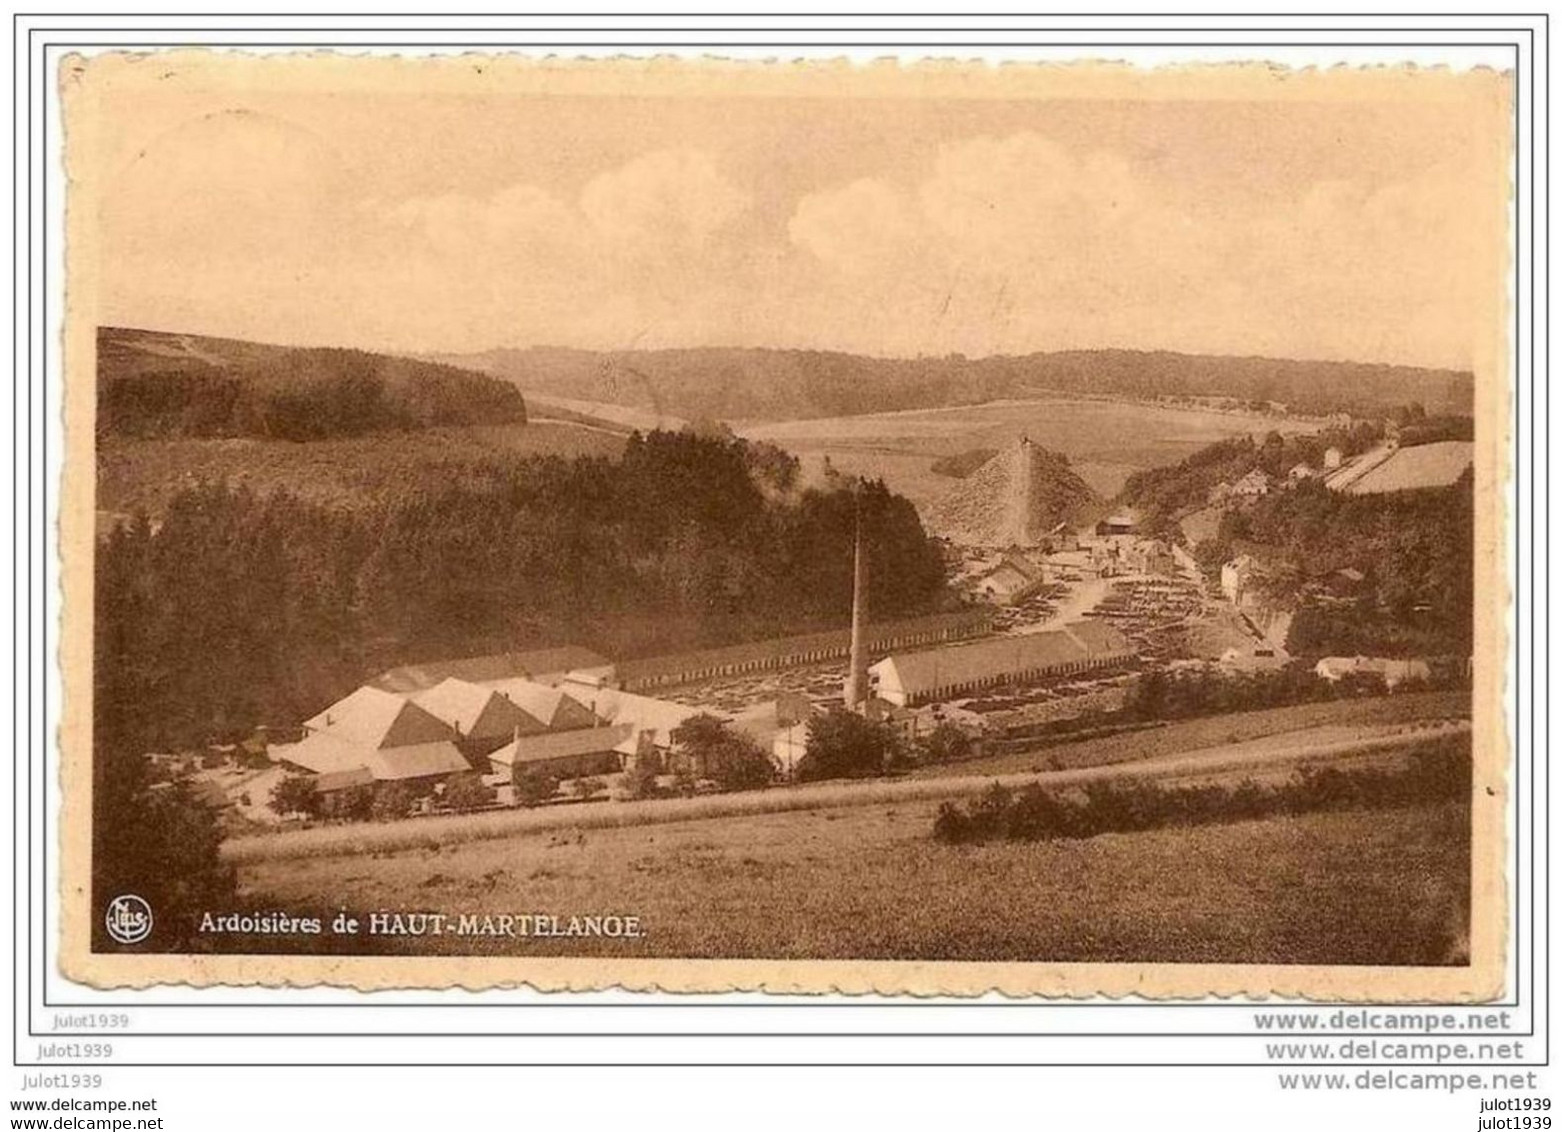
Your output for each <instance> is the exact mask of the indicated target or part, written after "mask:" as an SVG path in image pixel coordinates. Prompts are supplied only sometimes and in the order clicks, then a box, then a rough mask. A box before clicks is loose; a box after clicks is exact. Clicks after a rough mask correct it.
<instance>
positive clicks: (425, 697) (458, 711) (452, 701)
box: [412, 676, 552, 737]
mask: <svg viewBox="0 0 1562 1132" xmlns="http://www.w3.org/2000/svg"><path fill="white" fill-rule="evenodd" d="M536 686H537V687H543V685H536ZM412 699H413V702H414V703H416V704H417V705H418V706H419V707H422V708H424V709H425V710H427V711H428V712H429V713H430V714H431V715H434V716H435V717H437V718H438V719H440V720H443V721H444V722H445V723H448V724H450V726H451V727H453V728H455V729H456V730H457V731H459V732H460V733H461V734H463V735H476V736H479V737H494V736H502V735H513V734H515V730H516V728H520V729H521V730H522V731H523V732H528V733H529V732H534V731H544V730H546V729H547V727H548V721H547V718H546V717H542V718H539V717H538V716H536V715H534V714H532V713H531V712H528V711H527V710H526V709H525V708H524V707H522V706H521V705H519V704H517V703H515V701H514V700H513V699H512V698H511V697H510V696H509V695H507V694H506V693H505V691H503V690H502V689H499V688H491V687H484V686H483V685H481V684H471V683H468V682H467V681H465V680H458V679H456V678H455V677H454V676H452V677H450V678H449V679H447V680H441V681H440V682H439V683H438V684H435V685H434V686H433V687H432V688H429V689H427V690H425V691H422V692H419V693H417V694H416V695H414V696H413V697H412ZM548 714H549V715H551V714H552V712H551V711H550V712H549V713H548Z"/></svg>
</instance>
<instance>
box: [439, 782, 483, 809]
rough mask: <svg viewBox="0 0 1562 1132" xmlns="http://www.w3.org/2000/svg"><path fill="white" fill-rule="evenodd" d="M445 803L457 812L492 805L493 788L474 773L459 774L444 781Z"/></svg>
mask: <svg viewBox="0 0 1562 1132" xmlns="http://www.w3.org/2000/svg"><path fill="white" fill-rule="evenodd" d="M444 800H445V805H447V806H449V807H450V808H451V809H452V810H455V811H457V812H458V813H464V812H466V811H468V810H480V809H482V808H483V807H484V806H491V805H493V801H494V790H493V787H491V786H489V785H488V784H487V783H486V782H484V781H483V780H482V779H481V778H479V777H478V776H477V775H475V774H460V775H456V776H454V777H452V778H451V779H450V781H448V782H447V783H445V794H444Z"/></svg>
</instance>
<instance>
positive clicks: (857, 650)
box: [846, 489, 868, 708]
mask: <svg viewBox="0 0 1562 1132" xmlns="http://www.w3.org/2000/svg"><path fill="white" fill-rule="evenodd" d="M867 636H868V548H867V547H866V546H865V545H864V544H863V541H862V494H861V491H860V489H859V491H858V494H857V537H856V547H855V551H854V560H853V567H852V642H851V669H850V670H849V671H848V672H847V674H846V706H847V707H848V708H856V707H858V706H860V705H861V704H863V703H865V702H866V701H867V699H868V641H867Z"/></svg>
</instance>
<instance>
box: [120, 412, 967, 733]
mask: <svg viewBox="0 0 1562 1132" xmlns="http://www.w3.org/2000/svg"><path fill="white" fill-rule="evenodd" d="M478 471H479V470H478V469H472V470H470V471H469V474H468V475H467V476H466V477H465V478H463V480H461V481H460V482H455V483H450V484H441V483H438V482H434V481H430V482H428V483H427V484H426V485H424V486H423V487H421V488H419V489H417V490H409V491H408V492H405V493H402V494H400V495H396V496H391V497H386V498H383V499H380V500H378V501H376V502H375V503H373V504H372V505H366V506H362V507H358V508H353V509H349V508H345V507H342V508H333V507H327V506H322V505H319V504H314V503H308V502H305V501H303V500H300V499H299V498H298V497H296V496H294V495H292V494H290V493H287V492H282V491H275V492H271V493H268V494H258V493H254V492H251V491H249V490H247V489H244V488H233V487H230V486H228V485H226V484H215V485H206V486H200V487H195V488H189V489H186V490H184V491H181V492H180V493H178V494H177V495H175V496H174V497H173V498H172V500H171V501H170V502H169V505H168V506H167V508H166V510H165V512H164V514H163V516H162V519H161V522H160V524H157V525H155V526H154V524H152V523H150V522H149V521H147V520H146V519H145V518H144V517H143V518H140V519H138V520H136V521H132V522H130V523H128V524H125V525H122V526H120V527H119V528H117V529H116V530H114V531H113V532H112V533H110V534H109V535H108V536H107V537H106V538H104V539H103V540H101V541H100V542H99V544H98V552H97V585H96V595H95V596H96V618H97V623H96V662H95V665H94V673H95V688H96V700H95V711H96V728H97V735H96V737H97V740H98V743H99V745H100V748H101V749H104V750H106V751H140V750H146V749H152V748H155V747H158V746H163V745H173V744H180V743H185V742H192V741H199V740H203V739H206V738H208V737H210V736H213V735H224V734H235V733H238V732H241V731H245V730H247V729H249V728H252V727H254V726H255V725H257V724H260V723H273V724H274V723H287V722H289V721H295V720H298V719H302V718H304V717H305V716H307V715H308V714H310V713H312V712H314V711H316V710H318V709H319V708H320V707H321V706H322V705H324V704H327V703H329V702H331V701H332V700H333V699H335V698H337V697H338V696H340V695H341V694H343V693H344V692H346V691H348V690H350V689H351V688H352V687H354V686H356V685H357V684H358V683H360V682H361V681H362V680H364V679H365V678H366V677H367V676H368V675H370V674H371V673H373V672H375V671H377V670H380V669H383V668H386V667H389V666H391V665H393V664H398V663H407V662H412V661H418V660H428V659H434V658H444V657H456V656H463V655H475V654H481V653H486V652H494V651H499V650H502V649H507V648H512V649H518V648H525V647H530V646H537V645H544V644H555V643H562V642H576V643H580V644H584V645H588V646H591V647H593V648H596V649H598V650H599V651H602V652H604V653H605V654H607V655H609V656H615V657H624V656H633V655H643V654H647V653H653V652H658V651H662V650H669V649H676V648H680V647H684V646H691V645H697V644H712V643H718V642H727V641H735V640H741V639H745V638H753V637H758V636H763V635H768V634H771V633H781V632H797V631H801V630H805V629H808V628H812V627H824V626H830V627H836V626H840V625H843V624H844V623H845V621H846V619H847V617H848V615H849V610H850V603H851V572H852V550H851V548H852V541H853V530H854V523H855V514H856V510H855V507H856V505H855V503H854V499H853V496H852V494H851V493H850V492H848V491H839V490H837V491H815V490H806V491H804V490H799V489H798V488H797V486H796V478H797V477H796V464H795V462H793V461H790V460H789V459H787V458H785V455H784V454H783V453H778V451H777V450H775V449H771V448H768V447H766V446H753V445H750V444H749V443H747V442H744V441H739V440H730V439H723V438H718V437H701V436H695V435H691V434H688V433H677V434H674V433H652V434H650V435H648V436H644V437H641V436H635V437H632V438H631V439H630V440H629V442H628V444H627V445H626V448H625V451H624V455H623V457H622V459H621V460H617V461H613V460H607V459H600V458H589V457H580V458H575V459H569V460H566V459H561V458H543V459H534V460H529V461H526V462H524V463H522V464H520V465H519V466H505V465H498V464H496V465H493V466H491V467H489V468H488V469H487V472H486V474H483V475H479V474H478ZM863 512H864V515H865V516H866V518H867V520H868V522H869V523H870V524H871V528H872V529H871V538H872V544H873V546H874V549H875V558H874V567H873V571H872V594H871V601H872V608H873V611H874V615H875V616H876V617H894V616H900V615H911V614H917V613H923V612H927V611H929V610H931V609H933V608H936V607H937V606H938V604H939V603H940V602H941V601H942V600H943V599H944V596H945V586H944V566H943V562H942V559H941V556H940V554H939V552H938V550H937V547H936V545H935V544H934V543H933V542H932V541H931V540H930V539H929V538H928V537H927V536H926V535H925V534H924V532H923V530H922V527H921V524H920V522H919V520H918V518H917V514H916V512H915V510H914V509H913V508H912V506H911V505H910V504H909V503H908V502H906V501H905V500H904V499H902V498H900V497H898V496H895V495H893V494H891V493H890V492H889V491H887V490H886V489H885V488H884V486H883V485H882V484H869V485H867V486H866V487H865V488H864V491H863Z"/></svg>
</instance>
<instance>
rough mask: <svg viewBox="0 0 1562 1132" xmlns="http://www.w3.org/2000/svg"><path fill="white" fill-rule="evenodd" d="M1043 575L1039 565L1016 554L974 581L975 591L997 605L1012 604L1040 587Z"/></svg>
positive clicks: (1009, 556) (1007, 557)
mask: <svg viewBox="0 0 1562 1132" xmlns="http://www.w3.org/2000/svg"><path fill="white" fill-rule="evenodd" d="M1044 581H1045V575H1044V573H1043V570H1042V568H1041V567H1040V566H1037V565H1036V564H1035V563H1033V562H1031V561H1030V560H1029V559H1026V558H1024V557H1022V556H1020V555H1017V554H1011V555H1006V556H1005V557H1004V559H1003V561H1002V562H1000V563H999V564H998V566H997V567H996V568H995V569H993V570H992V571H991V572H990V573H988V574H987V575H986V576H985V577H984V578H982V579H981V580H980V581H978V582H977V583H976V592H977V593H979V594H981V595H982V596H983V597H985V598H986V599H987V600H988V601H992V602H995V603H997V604H998V605H1013V604H1014V603H1016V602H1019V601H1023V600H1024V599H1025V598H1027V597H1029V596H1030V595H1031V594H1033V593H1035V592H1036V591H1037V590H1038V589H1040V588H1041V586H1042V584H1043V582H1044Z"/></svg>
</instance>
